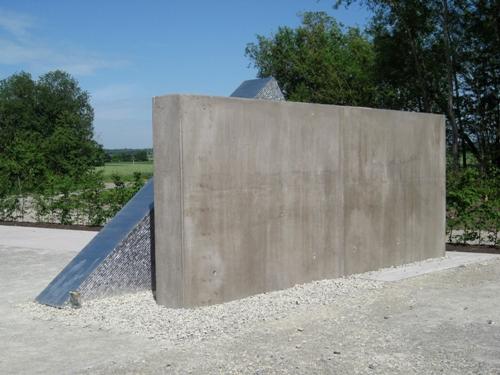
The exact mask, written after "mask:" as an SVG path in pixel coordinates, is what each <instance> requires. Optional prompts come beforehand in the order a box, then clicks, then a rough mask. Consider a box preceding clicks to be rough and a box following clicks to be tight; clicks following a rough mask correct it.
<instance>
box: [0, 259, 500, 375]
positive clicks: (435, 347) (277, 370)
mask: <svg viewBox="0 0 500 375" xmlns="http://www.w3.org/2000/svg"><path fill="white" fill-rule="evenodd" d="M445 261H446V259H440V260H429V261H424V262H420V263H419V265H420V266H422V267H423V268H426V267H428V266H429V264H431V263H441V262H442V263H444V262H445ZM411 267H412V266H411V265H405V266H402V267H399V268H392V269H391V270H394V269H399V270H401V271H405V270H407V269H409V268H411ZM378 272H384V271H378ZM375 276H376V273H366V274H361V275H356V276H351V277H346V278H340V279H335V280H324V281H319V282H313V283H309V284H304V285H298V286H295V287H294V288H290V289H287V290H283V291H277V292H272V293H267V294H262V295H257V296H253V297H249V298H245V299H242V300H238V301H233V302H230V303H226V304H221V305H215V306H208V307H201V308H196V309H168V308H165V307H161V306H158V305H156V303H155V302H154V299H153V296H152V294H151V293H138V294H133V295H125V296H120V297H113V298H108V299H104V300H98V301H93V302H90V303H87V304H85V305H84V306H83V307H82V308H81V309H78V310H74V309H69V308H68V309H62V310H59V309H54V308H50V307H44V306H40V305H38V304H35V303H21V304H17V305H16V306H17V307H16V309H17V311H18V313H17V314H18V315H19V316H27V317H28V316H29V317H31V318H30V319H32V321H33V323H30V326H31V324H33V325H34V326H36V327H42V326H43V327H45V326H49V327H50V328H51V329H53V330H54V334H56V335H57V334H62V333H64V334H66V333H65V332H72V333H77V337H79V338H78V344H80V348H83V350H84V352H82V353H81V352H79V351H78V350H73V352H74V353H75V356H80V354H81V356H80V357H82V358H86V357H85V353H87V352H88V351H89V350H91V348H92V346H93V345H95V344H99V342H97V341H96V342H93V341H92V340H91V339H89V338H90V337H93V336H96V335H98V336H99V337H100V336H101V334H104V336H109V337H110V338H111V337H116V338H118V337H122V338H123V339H125V340H128V344H124V342H123V341H120V344H119V345H120V346H119V347H116V348H109V349H106V350H110V354H111V353H112V355H113V356H115V357H114V358H110V359H108V360H99V361H96V360H94V359H93V358H94V357H93V356H96V355H97V354H92V355H90V356H89V357H88V358H86V359H84V361H83V362H82V363H80V364H78V363H77V364H76V367H75V368H73V369H69V370H67V371H66V372H63V373H70V374H74V373H76V374H93V375H95V374H170V373H179V374H185V373H189V374H290V373H291V374H324V373H331V374H405V375H406V374H481V375H483V374H488V375H489V374H491V375H493V374H496V375H499V374H500V324H499V323H500V298H499V295H500V294H499V291H500V259H499V258H498V257H497V258H492V259H490V260H487V261H481V262H479V263H474V264H467V265H462V266H460V267H456V268H452V269H448V270H444V271H440V272H431V273H427V274H425V275H420V276H418V277H413V278H409V279H404V280H398V281H394V282H383V281H374V280H370V278H373V277H375ZM26 324H27V323H26ZM0 328H1V327H0ZM0 331H1V330H0ZM99 340H103V339H102V338H100V339H99ZM120 340H121V339H120ZM141 342H142V344H141V345H143V349H139V348H137V345H136V343H141ZM65 344H66V345H67V346H68V347H71V345H72V342H71V341H68V340H67V339H66V341H65ZM75 344H76V342H75ZM132 347H134V348H136V349H132V350H131V348H132ZM80 350H82V349H80ZM100 350H102V349H100ZM69 351H70V352H71V349H69ZM120 351H124V352H126V353H127V354H126V355H125V354H124V356H125V358H126V359H123V357H124V356H121V357H117V353H119V352H120ZM53 355H54V356H59V354H57V353H54V354H53ZM66 355H67V353H66ZM69 359H71V358H69ZM62 360H65V359H64V358H63V359H62ZM1 362H2V361H1V355H0V368H1V365H2V363H1ZM74 362H75V361H73V363H74ZM58 373H60V372H58Z"/></svg>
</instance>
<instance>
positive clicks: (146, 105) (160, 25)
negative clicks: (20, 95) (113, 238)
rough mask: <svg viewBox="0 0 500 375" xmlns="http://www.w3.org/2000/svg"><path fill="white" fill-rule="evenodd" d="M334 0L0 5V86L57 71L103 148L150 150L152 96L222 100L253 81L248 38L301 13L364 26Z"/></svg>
mask: <svg viewBox="0 0 500 375" xmlns="http://www.w3.org/2000/svg"><path fill="white" fill-rule="evenodd" d="M333 2H334V1H333V0H330V1H328V0H322V1H319V2H318V1H316V0H267V1H263V0H262V1H261V0H254V1H249V0H247V1H239V0H233V1H229V0H224V1H201V0H198V1H189V0H188V1H167V0H164V1H159V0H158V1H155V0H149V1H148V0H143V1H138V0H136V1H132V0H130V1H118V0H116V1H102V0H101V1H94V0H85V1H63V0H61V1H23V0H12V1H10V0H2V2H1V3H0V79H3V78H5V77H7V76H9V75H10V74H12V73H15V72H19V71H21V70H24V71H27V72H30V73H31V74H32V75H33V76H34V77H37V76H38V75H40V74H42V73H45V72H47V71H49V70H53V69H63V70H66V71H68V72H69V73H71V74H72V75H73V76H74V77H75V78H76V79H77V80H78V81H79V82H80V86H81V87H82V88H83V89H85V90H87V91H88V92H89V93H90V94H91V96H92V104H93V106H94V110H95V121H94V127H95V134H96V139H97V140H98V141H99V142H100V143H102V144H103V145H104V147H106V148H121V147H131V148H141V147H151V144H152V139H151V137H152V136H151V133H152V131H151V98H152V97H153V96H157V95H163V94H168V93H190V94H207V95H218V96H227V95H230V94H231V92H232V91H233V90H234V89H235V88H236V87H237V86H238V85H239V84H240V83H241V82H242V81H243V80H245V79H251V78H255V76H256V71H255V69H253V68H252V67H249V64H250V61H249V60H248V59H247V58H246V57H245V55H244V50H245V46H246V44H247V43H249V42H253V41H255V36H256V35H257V34H263V35H270V34H271V33H272V32H274V31H276V29H277V28H278V27H279V26H282V25H289V26H296V25H298V24H299V17H298V16H297V15H298V14H299V13H300V12H304V11H308V10H325V11H327V12H328V13H329V14H331V15H332V16H334V17H336V18H337V20H339V21H340V22H342V23H343V24H345V25H349V26H351V25H353V26H354V25H358V26H364V25H365V24H366V22H367V18H368V16H369V14H368V12H367V11H366V10H365V9H363V8H360V7H358V6H351V7H350V8H348V9H344V8H342V9H339V10H334V9H332V7H331V4H332V3H333Z"/></svg>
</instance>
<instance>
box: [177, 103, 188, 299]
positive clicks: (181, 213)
mask: <svg viewBox="0 0 500 375" xmlns="http://www.w3.org/2000/svg"><path fill="white" fill-rule="evenodd" d="M179 107H180V108H179V109H180V110H179V112H180V113H179V118H178V121H179V185H180V186H179V187H180V195H181V196H180V198H181V199H180V201H181V202H180V204H181V207H180V213H179V214H180V219H181V220H180V227H181V228H180V229H181V243H180V247H181V248H180V252H181V257H180V258H181V288H182V290H181V294H180V296H181V299H182V301H180V306H183V305H184V302H185V300H186V297H185V294H184V293H185V289H186V288H185V287H184V284H185V280H184V173H183V172H184V171H183V162H184V160H183V159H184V150H183V139H182V115H183V113H182V97H179Z"/></svg>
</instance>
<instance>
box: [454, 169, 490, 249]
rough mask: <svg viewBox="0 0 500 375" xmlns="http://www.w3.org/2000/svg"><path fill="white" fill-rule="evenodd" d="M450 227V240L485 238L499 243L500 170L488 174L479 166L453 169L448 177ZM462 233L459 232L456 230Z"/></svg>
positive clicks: (481, 239) (479, 241) (466, 240)
mask: <svg viewBox="0 0 500 375" xmlns="http://www.w3.org/2000/svg"><path fill="white" fill-rule="evenodd" d="M446 182H447V183H446V191H447V194H446V207H447V210H446V211H447V213H446V226H447V233H448V240H449V242H459V243H467V242H470V241H477V242H478V243H480V244H481V243H484V242H485V240H486V241H487V242H488V243H490V244H493V245H497V244H498V235H497V234H498V231H499V230H500V172H499V171H498V170H492V171H490V173H488V174H487V175H484V174H481V173H480V171H479V170H477V169H475V168H468V169H465V170H462V171H451V172H449V173H448V175H447V179H446ZM457 231H459V232H458V234H456V232H457Z"/></svg>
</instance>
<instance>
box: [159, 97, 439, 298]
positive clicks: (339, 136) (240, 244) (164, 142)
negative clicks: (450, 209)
mask: <svg viewBox="0 0 500 375" xmlns="http://www.w3.org/2000/svg"><path fill="white" fill-rule="evenodd" d="M153 123H154V153H155V155H154V158H155V187H154V190H155V221H156V227H155V228H156V229H155V233H156V241H155V243H156V287H157V291H156V293H157V300H158V303H160V304H163V305H167V306H171V307H188V306H197V305H205V304H213V303H219V302H224V301H229V300H233V299H237V298H241V297H245V296H248V295H252V294H255V293H260V292H264V291H269V290H275V289H282V288H287V287H290V286H293V285H295V284H297V283H304V282H308V281H311V280H317V279H324V278H334V277H337V276H342V275H347V274H351V273H356V272H363V271H368V270H374V269H378V268H381V267H384V266H390V265H397V264H402V263H407V262H412V261H416V260H420V259H426V258H430V257H438V256H442V255H443V254H444V236H445V234H444V230H445V154H444V152H445V134H444V119H443V116H438V115H430V114H419V113H408V112H398V111H385V110H375V109H369V108H354V107H340V106H330V105H317V104H304V103H291V102H267V101H261V100H247V99H233V98H216V97H204V96H180V95H169V96H163V97H156V98H154V103H153Z"/></svg>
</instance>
